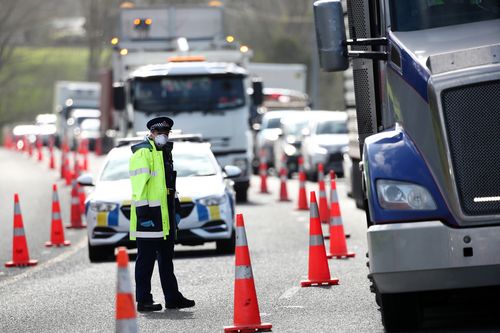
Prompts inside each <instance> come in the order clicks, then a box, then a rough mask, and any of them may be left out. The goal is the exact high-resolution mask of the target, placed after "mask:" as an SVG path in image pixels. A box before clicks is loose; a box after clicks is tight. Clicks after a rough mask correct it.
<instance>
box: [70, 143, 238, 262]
mask: <svg viewBox="0 0 500 333" xmlns="http://www.w3.org/2000/svg"><path fill="white" fill-rule="evenodd" d="M172 155H173V160H174V168H175V170H177V192H178V193H179V199H180V202H181V211H180V215H181V221H180V223H179V226H178V231H177V240H176V242H177V243H180V244H183V245H201V244H203V243H205V242H215V243H216V250H217V252H219V253H234V244H235V228H234V219H235V192H234V189H233V183H234V182H233V181H232V180H231V178H234V177H238V176H239V174H240V173H241V170H240V169H239V168H238V167H235V166H232V165H228V166H225V167H221V166H220V165H219V164H218V163H217V160H216V159H215V156H214V155H213V153H212V151H211V150H210V144H209V143H205V142H186V141H181V142H175V144H174V149H173V151H172ZM131 156H132V151H131V149H130V144H126V145H124V146H121V147H116V148H113V149H112V150H111V151H110V152H109V153H108V155H107V157H106V160H105V162H104V167H103V168H102V170H101V172H100V174H99V176H98V178H97V180H96V181H95V182H94V180H93V177H92V176H91V175H90V174H84V175H81V176H80V177H79V178H78V182H79V183H80V184H81V185H84V186H85V185H93V186H95V187H94V190H93V191H92V193H91V194H90V195H89V196H88V197H87V200H86V205H85V218H86V222H87V234H88V252H89V258H90V261H91V262H98V261H102V260H106V259H108V258H110V257H112V255H113V254H114V249H115V247H117V246H126V247H128V248H135V247H136V245H135V242H134V241H130V240H129V226H130V205H131V198H132V188H131V184H130V178H129V159H130V157H131Z"/></svg>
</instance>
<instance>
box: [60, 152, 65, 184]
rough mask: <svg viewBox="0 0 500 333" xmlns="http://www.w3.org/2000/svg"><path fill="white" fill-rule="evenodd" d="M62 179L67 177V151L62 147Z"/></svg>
mask: <svg viewBox="0 0 500 333" xmlns="http://www.w3.org/2000/svg"><path fill="white" fill-rule="evenodd" d="M60 177H61V179H66V153H65V152H64V150H63V149H61V174H60Z"/></svg>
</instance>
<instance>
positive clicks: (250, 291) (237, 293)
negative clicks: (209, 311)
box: [224, 214, 272, 332]
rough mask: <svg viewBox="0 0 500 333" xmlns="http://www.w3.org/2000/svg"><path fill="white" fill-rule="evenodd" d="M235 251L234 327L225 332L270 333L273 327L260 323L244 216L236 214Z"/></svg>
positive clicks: (229, 327) (225, 329) (226, 329)
mask: <svg viewBox="0 0 500 333" xmlns="http://www.w3.org/2000/svg"><path fill="white" fill-rule="evenodd" d="M235 250H236V254H235V266H236V267H235V279H234V321H233V323H234V325H233V326H224V332H269V331H271V328H272V325H271V324H269V323H262V322H261V321H260V313H259V304H258V301H257V294H256V293H255V284H254V281H253V273H252V264H251V262H250V253H249V251H248V244H247V236H246V232H245V223H244V221H243V215H242V214H236V249H235Z"/></svg>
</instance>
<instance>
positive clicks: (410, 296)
mask: <svg viewBox="0 0 500 333" xmlns="http://www.w3.org/2000/svg"><path fill="white" fill-rule="evenodd" d="M379 296H380V303H381V306H380V313H381V314H382V323H383V325H384V327H385V330H386V331H387V332H394V331H409V330H414V329H417V328H418V327H419V324H420V317H421V314H420V312H421V309H420V301H419V297H418V294H416V293H404V294H380V295H379Z"/></svg>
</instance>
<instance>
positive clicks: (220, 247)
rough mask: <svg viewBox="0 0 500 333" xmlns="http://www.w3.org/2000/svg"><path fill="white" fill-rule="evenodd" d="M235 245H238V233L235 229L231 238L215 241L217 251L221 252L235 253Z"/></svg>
mask: <svg viewBox="0 0 500 333" xmlns="http://www.w3.org/2000/svg"><path fill="white" fill-rule="evenodd" d="M235 245H236V235H235V232H234V230H233V233H232V234H231V238H229V239H221V240H218V241H216V242H215V246H216V251H217V253H219V254H233V253H234V247H235Z"/></svg>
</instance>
